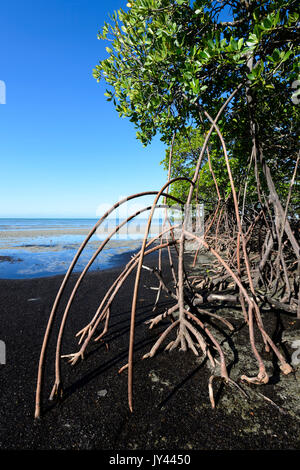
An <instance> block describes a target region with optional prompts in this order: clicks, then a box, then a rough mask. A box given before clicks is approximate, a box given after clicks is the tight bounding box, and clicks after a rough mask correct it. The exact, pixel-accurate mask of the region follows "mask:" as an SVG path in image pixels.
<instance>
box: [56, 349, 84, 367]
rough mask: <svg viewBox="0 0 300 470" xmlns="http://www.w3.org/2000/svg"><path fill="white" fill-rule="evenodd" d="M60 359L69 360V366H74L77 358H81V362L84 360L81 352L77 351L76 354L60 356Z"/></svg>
mask: <svg viewBox="0 0 300 470" xmlns="http://www.w3.org/2000/svg"><path fill="white" fill-rule="evenodd" d="M61 357H62V358H63V357H65V358H69V361H68V362H69V364H71V366H74V365H75V364H76V362H77V361H78V360H79V358H81V359H82V360H83V359H84V354H83V352H81V351H78V352H76V353H72V354H65V355H63V356H61Z"/></svg>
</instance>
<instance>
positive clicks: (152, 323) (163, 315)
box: [145, 304, 178, 330]
mask: <svg viewBox="0 0 300 470" xmlns="http://www.w3.org/2000/svg"><path fill="white" fill-rule="evenodd" d="M176 310H178V304H176V305H174V307H171V308H169V309H168V310H167V311H166V312H164V313H161V314H160V315H157V316H156V317H154V318H151V319H150V320H147V321H145V325H150V326H149V329H150V330H151V329H152V328H153V327H154V326H155V325H157V324H158V323H159V322H160V321H161V320H163V319H164V318H167V317H168V316H171V320H173V316H172V313H174V312H175V311H176Z"/></svg>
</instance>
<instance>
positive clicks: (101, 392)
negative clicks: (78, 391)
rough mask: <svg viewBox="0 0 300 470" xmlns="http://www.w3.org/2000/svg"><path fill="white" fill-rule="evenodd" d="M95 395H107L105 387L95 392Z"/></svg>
mask: <svg viewBox="0 0 300 470" xmlns="http://www.w3.org/2000/svg"><path fill="white" fill-rule="evenodd" d="M97 395H98V397H105V395H107V390H106V389H103V390H99V392H97Z"/></svg>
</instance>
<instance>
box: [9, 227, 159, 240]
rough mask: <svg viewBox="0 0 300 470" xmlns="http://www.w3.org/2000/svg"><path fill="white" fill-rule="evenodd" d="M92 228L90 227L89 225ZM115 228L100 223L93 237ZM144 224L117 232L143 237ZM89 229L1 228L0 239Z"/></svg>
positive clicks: (81, 232)
mask: <svg viewBox="0 0 300 470" xmlns="http://www.w3.org/2000/svg"><path fill="white" fill-rule="evenodd" d="M91 228H92V227H91ZM114 228H115V226H113V225H109V226H105V225H104V224H103V225H101V226H100V227H98V228H97V230H96V233H95V235H94V237H97V235H101V238H103V236H104V235H105V236H107V235H108V234H109V233H110V231H112V230H113V229H114ZM145 228H146V225H145V224H144V223H143V224H139V225H134V226H133V225H130V224H129V225H127V226H124V227H122V228H121V229H120V230H119V232H118V233H119V234H122V235H124V234H126V233H128V234H129V235H135V234H136V235H138V236H141V238H142V237H143V234H144V232H145ZM159 228H160V226H159V225H152V226H151V228H150V234H156V233H158V230H159ZM89 231H90V229H85V228H64V229H60V228H55V229H45V230H43V229H36V230H31V229H29V230H1V231H0V240H7V239H19V238H39V237H44V238H51V237H59V236H63V235H87V234H88V233H89Z"/></svg>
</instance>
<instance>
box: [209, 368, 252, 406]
mask: <svg viewBox="0 0 300 470" xmlns="http://www.w3.org/2000/svg"><path fill="white" fill-rule="evenodd" d="M216 378H219V379H221V380H222V381H223V382H224V383H225V384H226V385H231V386H234V387H235V388H237V389H238V391H239V392H240V393H241V394H242V395H243V396H244V397H245V398H246V399H249V395H248V394H247V393H246V392H245V390H243V389H242V388H241V387H240V386H239V385H238V384H237V383H236V382H235V381H234V380H232V379H230V378H229V377H228V376H227V377H225V376H223V375H211V376H210V378H209V380H208V393H209V399H210V402H211V407H212V409H215V399H214V392H213V380H214V379H216Z"/></svg>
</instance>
